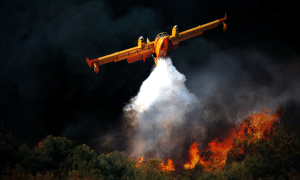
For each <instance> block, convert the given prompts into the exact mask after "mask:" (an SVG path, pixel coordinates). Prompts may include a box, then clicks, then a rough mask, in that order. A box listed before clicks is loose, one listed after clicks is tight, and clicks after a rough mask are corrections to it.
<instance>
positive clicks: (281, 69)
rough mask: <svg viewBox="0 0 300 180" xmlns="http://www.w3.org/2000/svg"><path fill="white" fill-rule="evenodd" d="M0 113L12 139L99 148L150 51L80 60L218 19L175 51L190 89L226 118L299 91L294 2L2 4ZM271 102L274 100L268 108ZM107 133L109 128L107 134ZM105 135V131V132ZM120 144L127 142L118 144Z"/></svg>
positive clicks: (116, 125)
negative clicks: (95, 62)
mask: <svg viewBox="0 0 300 180" xmlns="http://www.w3.org/2000/svg"><path fill="white" fill-rule="evenodd" d="M0 8H1V10H0V18H1V20H0V21H1V25H0V38H1V46H0V57H1V61H0V71H1V74H0V75H1V76H0V77H1V79H0V99H1V100H0V105H1V109H0V112H1V119H2V120H3V121H4V122H5V126H6V127H7V128H8V130H9V131H11V133H12V136H13V138H14V140H15V142H16V143H18V144H20V143H23V142H27V143H28V144H29V145H30V146H34V145H36V144H37V143H38V142H39V141H41V140H42V139H43V138H45V137H46V136H47V135H50V134H52V135H54V136H66V137H67V138H69V139H71V140H74V141H75V142H76V143H77V144H82V143H85V144H88V145H90V146H92V148H95V149H97V146H99V144H101V143H103V142H104V141H108V140H107V139H109V138H115V139H116V141H117V142H119V144H122V141H123V140H124V141H126V139H124V137H122V135H121V134H120V133H119V132H120V127H122V123H123V122H122V120H121V119H122V110H123V108H124V106H125V104H126V103H128V102H129V100H130V98H131V97H134V96H135V95H136V94H137V92H138V91H139V88H140V86H141V84H142V83H143V81H144V80H145V79H146V78H147V77H148V76H149V74H150V73H151V69H152V67H153V65H154V61H153V59H152V58H148V59H147V60H146V62H145V63H144V62H142V61H141V62H136V63H133V64H128V63H127V62H126V60H125V61H122V62H118V63H110V64H106V65H103V66H100V67H99V70H100V72H99V74H97V75H96V74H95V73H94V72H93V70H92V69H90V68H89V67H88V65H87V63H86V61H85V58H86V57H88V58H89V59H94V58H97V57H100V56H104V55H108V54H110V53H114V52H116V51H121V50H124V49H127V48H131V47H133V46H136V45H137V40H138V37H139V36H144V37H146V38H147V37H148V38H149V39H150V41H153V40H154V38H155V36H156V35H157V34H158V33H160V32H168V33H169V34H170V33H171V29H172V27H173V26H174V25H175V24H176V25H178V27H179V30H180V31H184V30H187V29H189V28H193V27H195V26H198V25H200V24H205V23H208V22H211V21H214V20H217V19H220V18H222V17H224V14H225V13H227V17H228V19H227V20H226V23H227V25H228V31H227V33H224V32H223V31H222V28H221V27H217V28H215V29H213V30H210V31H208V32H205V33H204V34H203V35H202V36H200V37H197V38H194V39H190V40H187V41H185V42H182V43H181V44H180V46H179V48H178V49H176V50H174V52H173V53H172V61H173V64H174V66H175V67H176V68H177V70H178V71H179V72H180V73H182V74H184V75H185V76H186V79H187V80H186V85H187V88H188V89H189V90H190V91H191V92H192V93H194V94H196V95H197V96H198V97H200V98H204V97H206V98H207V103H206V104H205V107H206V108H207V109H210V110H212V112H217V113H218V114H221V115H222V116H226V117H227V119H228V118H229V119H230V118H232V119H233V120H236V117H237V116H239V113H237V112H243V114H247V113H248V111H249V110H253V109H254V108H255V107H257V106H260V105H262V106H263V105H264V104H266V102H268V103H270V102H271V101H270V99H272V100H274V101H275V102H274V101H272V104H273V105H274V106H277V104H276V102H277V101H285V100H287V99H290V98H296V99H299V86H298V83H299V73H300V62H299V60H300V59H299V48H300V45H299V28H298V25H297V20H298V17H299V15H298V6H297V5H296V4H292V3H289V2H286V1H278V2H275V1H259V0H255V1H247V0H239V1H230V2H228V1H208V0H206V1H197V0H191V1H177V0H167V1H161V0H153V1H144V0H128V1H119V0H110V1H104V0H103V1H89V0H86V1H79V0H72V1H70V0H54V1H53V0H52V1H49V0H43V1H38V0H26V1H24V0H18V1H16V0H15V1H8V0H2V1H1V2H0ZM273 108H274V107H273ZM108 133H109V134H110V136H109V137H108V136H106V135H107V134H108ZM103 137H104V138H103ZM115 149H116V150H125V149H126V145H124V144H123V145H119V146H116V147H115Z"/></svg>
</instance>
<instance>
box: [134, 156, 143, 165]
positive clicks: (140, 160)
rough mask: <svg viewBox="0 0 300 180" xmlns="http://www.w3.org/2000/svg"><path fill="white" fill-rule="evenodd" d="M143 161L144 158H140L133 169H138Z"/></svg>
mask: <svg viewBox="0 0 300 180" xmlns="http://www.w3.org/2000/svg"><path fill="white" fill-rule="evenodd" d="M143 161H144V156H141V157H140V158H139V162H138V163H137V164H136V165H135V167H139V166H140V165H141V164H142V162H143Z"/></svg>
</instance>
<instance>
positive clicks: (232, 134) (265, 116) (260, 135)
mask: <svg viewBox="0 0 300 180" xmlns="http://www.w3.org/2000/svg"><path fill="white" fill-rule="evenodd" d="M278 116H279V115H278V114H277V113H275V114H273V115H271V114H270V112H269V111H268V110H266V112H265V113H263V111H260V112H259V113H257V114H252V115H251V116H250V118H249V119H248V120H245V121H243V122H240V123H238V124H237V126H236V127H235V128H234V129H232V130H231V131H229V133H228V134H227V136H226V137H225V138H224V139H223V140H222V141H219V140H218V139H217V138H216V139H215V140H213V141H212V142H210V143H208V145H209V148H208V149H206V150H205V151H206V152H210V155H209V156H207V157H205V155H203V154H201V153H200V151H199V149H198V144H197V142H194V143H193V144H192V145H191V147H190V149H189V156H190V160H189V162H187V163H186V164H185V165H184V168H185V169H194V168H195V166H196V165H197V164H201V166H202V167H203V168H204V171H213V170H220V169H221V168H222V167H223V166H224V165H225V163H226V160H227V153H228V152H229V150H230V149H231V148H233V142H234V140H237V141H239V142H241V141H244V140H247V142H248V143H249V142H250V141H252V142H255V141H256V140H258V139H265V140H270V137H271V132H272V131H274V130H275V127H274V126H273V124H274V122H275V121H276V120H277V119H278ZM265 135H266V136H265ZM247 138H248V139H247ZM203 152H204V151H203ZM235 153H240V154H243V153H244V147H243V146H242V147H240V148H239V151H238V152H235ZM141 158H142V159H143V158H144V157H143V156H142V157H141ZM141 158H140V160H141ZM142 161H143V160H142ZM138 164H140V161H139V163H138ZM158 168H159V169H160V170H162V171H166V172H167V171H174V170H175V168H174V165H173V161H172V160H171V159H168V164H167V165H165V164H164V162H163V163H161V165H159V166H158Z"/></svg>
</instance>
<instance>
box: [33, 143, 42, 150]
mask: <svg viewBox="0 0 300 180" xmlns="http://www.w3.org/2000/svg"><path fill="white" fill-rule="evenodd" d="M42 145H43V144H42V141H41V142H39V143H38V144H37V146H34V149H36V148H38V147H42Z"/></svg>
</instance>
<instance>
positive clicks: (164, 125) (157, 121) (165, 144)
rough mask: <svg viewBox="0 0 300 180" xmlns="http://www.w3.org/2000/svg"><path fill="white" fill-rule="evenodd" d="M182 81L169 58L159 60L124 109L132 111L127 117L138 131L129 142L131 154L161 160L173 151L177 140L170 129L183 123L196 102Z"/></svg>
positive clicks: (183, 78) (183, 79) (182, 76)
mask: <svg viewBox="0 0 300 180" xmlns="http://www.w3.org/2000/svg"><path fill="white" fill-rule="evenodd" d="M185 81H186V79H185V76H184V75H183V74H181V73H179V72H178V71H177V70H176V68H175V67H174V66H173V65H172V60H171V59H170V58H169V57H167V58H166V59H165V58H158V63H157V67H155V68H154V70H153V72H152V73H151V74H150V76H149V77H148V78H147V79H146V80H145V81H144V82H143V83H142V86H141V88H140V91H139V92H138V94H137V96H135V97H134V98H132V99H131V100H130V103H129V104H127V105H126V106H125V108H124V111H125V112H127V113H133V112H132V111H135V112H134V114H135V116H130V118H134V122H133V123H135V127H136V128H137V129H138V130H137V133H136V135H135V137H134V138H133V139H132V140H131V141H132V145H131V146H130V147H131V148H132V150H131V152H130V153H131V154H132V155H145V154H149V153H150V154H152V155H153V156H154V157H157V158H162V157H163V154H166V155H169V152H170V151H172V150H173V149H174V147H175V145H176V143H175V141H176V140H174V136H173V134H172V131H171V130H172V129H173V128H174V127H179V126H181V125H182V124H183V123H184V121H185V120H184V118H185V115H186V113H187V112H190V111H192V109H193V107H194V106H195V105H196V103H197V102H198V100H197V98H196V96H195V95H194V94H191V93H190V92H189V91H188V89H187V88H186V87H185ZM127 116H128V114H127Z"/></svg>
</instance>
